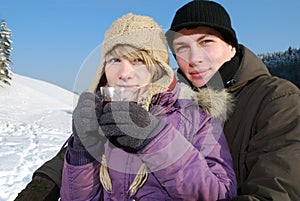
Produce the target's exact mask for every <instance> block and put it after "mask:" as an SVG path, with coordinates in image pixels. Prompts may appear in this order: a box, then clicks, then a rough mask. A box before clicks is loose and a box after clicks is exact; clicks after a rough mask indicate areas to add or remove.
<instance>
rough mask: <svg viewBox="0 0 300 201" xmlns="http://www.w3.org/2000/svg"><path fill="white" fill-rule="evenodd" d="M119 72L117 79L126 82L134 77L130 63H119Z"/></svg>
mask: <svg viewBox="0 0 300 201" xmlns="http://www.w3.org/2000/svg"><path fill="white" fill-rule="evenodd" d="M120 70H121V72H120V77H119V79H122V80H128V79H131V78H132V77H133V75H134V73H133V72H134V69H133V65H132V63H131V62H130V61H128V60H126V59H124V60H122V62H121V69H120Z"/></svg>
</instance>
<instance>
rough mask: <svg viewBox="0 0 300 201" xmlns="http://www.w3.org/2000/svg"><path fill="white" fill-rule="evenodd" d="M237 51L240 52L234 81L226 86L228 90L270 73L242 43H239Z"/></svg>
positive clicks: (233, 89)
mask: <svg viewBox="0 0 300 201" xmlns="http://www.w3.org/2000/svg"><path fill="white" fill-rule="evenodd" d="M239 51H240V52H241V61H240V65H239V68H238V69H237V71H236V73H235V75H234V76H233V78H234V80H235V83H234V84H233V85H232V86H230V87H229V88H228V89H229V90H230V91H235V90H236V89H239V88H240V87H242V86H244V85H246V84H247V83H248V82H249V81H251V80H253V79H255V78H257V77H260V76H263V75H267V76H269V75H270V72H269V70H268V69H267V67H266V65H265V64H264V63H263V62H262V61H261V60H260V59H259V57H258V56H257V55H255V54H254V53H253V52H252V51H250V50H249V49H248V48H246V47H245V46H243V45H239Z"/></svg>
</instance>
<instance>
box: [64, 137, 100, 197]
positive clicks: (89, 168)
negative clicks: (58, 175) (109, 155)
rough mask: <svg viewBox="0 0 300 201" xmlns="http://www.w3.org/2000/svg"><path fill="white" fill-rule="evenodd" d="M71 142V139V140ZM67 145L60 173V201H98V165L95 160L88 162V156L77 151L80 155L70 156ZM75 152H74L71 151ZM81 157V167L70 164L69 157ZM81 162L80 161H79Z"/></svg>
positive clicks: (69, 147)
mask: <svg viewBox="0 0 300 201" xmlns="http://www.w3.org/2000/svg"><path fill="white" fill-rule="evenodd" d="M71 140H72V138H71ZM70 149H72V147H71V146H70V145H69V146H68V150H67V152H66V155H65V160H64V167H63V173H62V186H61V189H60V195H61V201H68V200H72V201H76V200H78V201H79V200H86V201H88V200H95V201H98V200H100V196H101V194H102V185H101V183H100V178H99V172H100V165H101V164H100V163H99V162H98V161H97V160H94V161H92V162H89V163H86V161H90V157H89V154H82V150H79V153H80V154H74V153H73V155H70V153H69V152H70ZM72 151H73V152H75V151H76V150H74V149H73V150H72ZM76 155H78V156H79V155H81V157H83V158H85V157H87V156H88V157H87V159H84V160H83V161H85V162H84V163H83V165H80V164H78V163H77V162H76V165H72V164H71V163H70V161H72V160H70V156H73V157H75V156H76ZM81 161H82V160H81Z"/></svg>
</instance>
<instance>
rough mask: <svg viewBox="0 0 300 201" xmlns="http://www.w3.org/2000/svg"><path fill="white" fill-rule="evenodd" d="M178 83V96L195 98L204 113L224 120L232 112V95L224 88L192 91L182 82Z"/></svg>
mask: <svg viewBox="0 0 300 201" xmlns="http://www.w3.org/2000/svg"><path fill="white" fill-rule="evenodd" d="M179 85H180V95H179V98H182V99H184V98H185V99H193V100H195V102H196V103H197V104H198V105H199V106H200V107H201V108H202V109H203V110H204V112H205V113H206V114H208V115H211V116H212V117H214V118H217V119H220V120H223V121H225V120H227V119H228V116H229V115H230V114H231V113H232V111H233V107H234V102H233V97H232V95H231V94H230V93H228V92H227V90H226V89H220V90H214V89H212V88H201V89H199V91H193V90H192V89H191V88H190V87H189V86H187V85H186V84H184V83H179Z"/></svg>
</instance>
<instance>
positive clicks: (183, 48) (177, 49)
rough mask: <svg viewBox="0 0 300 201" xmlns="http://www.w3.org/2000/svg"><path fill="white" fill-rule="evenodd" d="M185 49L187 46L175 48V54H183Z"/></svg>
mask: <svg viewBox="0 0 300 201" xmlns="http://www.w3.org/2000/svg"><path fill="white" fill-rule="evenodd" d="M186 49H187V46H185V45H181V46H178V47H176V48H175V52H183V51H184V50H186Z"/></svg>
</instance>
